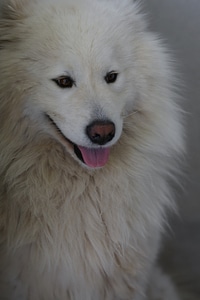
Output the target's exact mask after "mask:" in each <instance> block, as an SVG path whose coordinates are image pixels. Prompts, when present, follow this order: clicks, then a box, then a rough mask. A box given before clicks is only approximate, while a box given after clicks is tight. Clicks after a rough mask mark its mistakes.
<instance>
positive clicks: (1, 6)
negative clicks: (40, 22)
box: [0, 0, 29, 20]
mask: <svg viewBox="0 0 200 300" xmlns="http://www.w3.org/2000/svg"><path fill="white" fill-rule="evenodd" d="M27 2H29V0H2V1H1V3H0V15H1V17H2V18H4V19H10V20H19V19H21V18H23V16H24V7H25V5H26V4H27Z"/></svg>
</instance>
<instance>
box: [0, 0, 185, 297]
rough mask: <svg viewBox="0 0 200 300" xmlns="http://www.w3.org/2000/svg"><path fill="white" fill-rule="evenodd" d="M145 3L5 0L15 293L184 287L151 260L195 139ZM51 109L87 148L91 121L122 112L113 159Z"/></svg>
mask: <svg viewBox="0 0 200 300" xmlns="http://www.w3.org/2000/svg"><path fill="white" fill-rule="evenodd" d="M132 2H133V1H132V0H123V1H121V0H107V1H106V0H84V1H83V0H4V1H2V2H1V14H0V16H1V19H0V70H1V71H0V155H1V159H0V178H1V180H0V233H1V235H0V254H1V259H0V295H1V296H0V299H2V300H5V299H6V300H86V299H87V300H103V299H104V300H105V299H107V300H111V299H112V300H114V299H115V300H122V299H123V300H125V299H130V300H133V299H134V300H141V299H146V296H145V295H146V291H148V290H149V291H150V294H149V296H147V297H150V298H149V299H152V298H151V297H152V296H151V295H153V300H156V299H157V298H154V297H156V296H155V295H158V297H160V298H159V299H162V300H178V299H179V298H178V296H177V295H176V292H175V291H174V287H173V286H172V283H171V281H170V280H169V279H168V278H167V279H166V277H165V275H163V276H162V273H159V272H160V271H158V270H156V271H151V270H152V266H153V264H154V261H155V259H156V255H157V252H158V250H159V244H160V233H161V232H162V229H163V225H164V223H165V211H166V209H167V208H173V207H174V203H173V200H172V197H171V193H170V188H169V184H168V180H169V179H171V178H173V174H174V171H176V168H177V165H176V160H177V157H178V155H179V154H180V153H181V152H182V149H183V138H182V125H181V120H180V112H179V108H178V106H177V104H176V103H175V99H176V94H175V92H174V81H175V76H174V75H173V71H172V66H171V61H170V58H169V56H168V54H167V53H166V51H165V48H164V47H162V45H161V43H160V42H159V41H158V39H157V38H156V36H154V35H153V34H151V33H149V32H148V31H147V29H146V24H145V22H144V20H143V16H141V15H140V14H139V12H138V7H137V5H136V4H135V3H132ZM112 70H115V71H117V72H118V73H119V76H118V79H117V81H116V82H115V83H113V84H107V83H106V82H105V80H104V77H105V75H106V73H107V72H109V71H112ZM63 74H68V75H70V76H71V77H73V78H74V79H75V81H76V86H73V87H72V88H71V89H61V88H59V87H58V86H57V85H56V84H55V82H53V81H52V80H51V79H54V78H56V77H59V76H61V75H63ZM44 113H48V114H49V116H51V118H52V119H53V120H54V121H55V122H56V124H57V125H58V127H59V128H60V130H61V131H62V133H63V134H64V135H65V136H66V137H67V138H68V139H70V140H71V141H73V142H74V143H76V144H78V145H81V146H85V147H97V146H95V145H93V144H92V143H91V141H89V139H88V137H87V136H86V134H85V127H86V126H87V125H88V124H89V123H90V122H92V121H93V120H96V119H110V120H112V122H113V123H114V124H115V126H116V135H115V137H114V139H113V140H112V141H110V142H109V143H108V144H107V145H106V146H109V147H111V153H110V157H109V161H108V162H107V164H106V165H105V166H104V167H103V168H98V169H91V168H88V167H86V166H85V165H84V164H83V163H82V162H80V160H79V159H78V158H77V157H76V155H75V154H74V151H73V147H72V145H71V144H70V143H68V142H67V141H66V140H64V139H63V138H62V137H61V135H60V134H59V133H58V131H57V130H55V127H54V126H53V125H52V124H51V123H50V122H49V120H47V118H46V117H45V115H44ZM153 270H154V268H153ZM157 274H160V275H159V276H158V275H157ZM149 278H151V281H150V282H151V283H150V285H151V288H150V289H148V288H147V286H148V280H149ZM153 278H156V280H155V281H156V284H155V287H154V284H153V282H154V280H153ZM158 281H159V282H160V284H159V282H158ZM163 287H164V290H165V292H163ZM160 291H162V292H160ZM166 293H168V294H166ZM147 294H148V292H147Z"/></svg>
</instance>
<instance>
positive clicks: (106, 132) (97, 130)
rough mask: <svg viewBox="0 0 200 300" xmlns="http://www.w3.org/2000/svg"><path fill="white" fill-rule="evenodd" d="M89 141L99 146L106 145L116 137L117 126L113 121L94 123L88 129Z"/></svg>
mask: <svg viewBox="0 0 200 300" xmlns="http://www.w3.org/2000/svg"><path fill="white" fill-rule="evenodd" d="M86 133H87V136H88V137H89V139H90V140H91V141H92V142H93V143H94V144H98V145H105V144H106V143H108V142H110V141H111V140H112V139H113V138H114V136H115V125H114V123H113V122H111V121H99V120H97V121H94V122H92V123H91V124H90V125H88V126H87V128H86Z"/></svg>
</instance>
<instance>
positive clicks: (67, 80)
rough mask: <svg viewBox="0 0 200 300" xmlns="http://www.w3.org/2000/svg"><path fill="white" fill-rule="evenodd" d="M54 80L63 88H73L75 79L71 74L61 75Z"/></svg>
mask: <svg viewBox="0 0 200 300" xmlns="http://www.w3.org/2000/svg"><path fill="white" fill-rule="evenodd" d="M53 81H54V82H55V83H56V84H57V85H58V86H59V87H61V88H63V89H64V88H68V89H69V88H72V87H73V85H74V84H75V81H74V80H73V79H72V78H71V77H70V76H60V77H59V78H56V79H53Z"/></svg>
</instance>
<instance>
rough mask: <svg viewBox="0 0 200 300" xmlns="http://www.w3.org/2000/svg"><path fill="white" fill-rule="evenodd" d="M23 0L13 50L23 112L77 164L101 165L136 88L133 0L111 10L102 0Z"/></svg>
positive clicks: (119, 130)
mask: <svg viewBox="0 0 200 300" xmlns="http://www.w3.org/2000/svg"><path fill="white" fill-rule="evenodd" d="M25 2H28V3H24V2H23V8H22V7H21V10H22V11H24V17H22V20H20V21H19V20H18V22H17V25H16V35H17V37H18V38H19V41H18V42H17V48H16V49H15V51H16V53H15V56H17V64H18V65H19V66H20V67H19V69H20V72H21V74H23V76H24V77H25V81H26V82H27V85H28V86H30V90H31V92H30V93H29V96H27V97H26V99H25V101H24V102H23V114H24V115H25V116H27V117H28V118H30V120H32V121H34V122H35V120H37V122H38V126H39V127H40V130H43V131H45V132H46V133H48V134H50V135H51V136H52V137H54V138H56V139H57V140H58V141H59V142H60V143H62V144H63V145H64V147H65V148H66V150H67V151H68V152H69V153H70V154H71V155H72V156H73V157H74V158H75V159H76V160H78V161H79V162H80V163H81V164H83V165H87V166H88V167H92V168H95V167H102V166H103V165H104V164H105V163H106V162H107V160H108V157H109V149H110V147H111V146H112V145H113V144H115V143H116V142H117V141H118V139H119V138H120V136H121V133H122V130H123V118H124V116H126V115H127V114H129V113H131V112H132V111H133V109H134V101H135V97H136V94H137V80H136V74H135V71H134V69H135V62H134V46H133V45H134V39H137V33H135V35H134V33H133V32H132V27H133V25H132V24H131V26H130V23H131V22H133V21H132V19H134V18H133V15H131V21H130V17H129V13H128V11H129V10H130V3H131V2H130V1H125V2H126V3H125V2H124V3H125V4H124V5H127V9H124V11H125V12H126V13H124V14H121V13H120V9H119V8H117V7H116V2H117V1H114V0H113V1H110V2H109V4H110V10H109V9H108V5H107V8H106V10H105V8H104V5H103V2H102V3H101V2H100V1H94V3H91V1H88V5H89V6H90V8H89V9H86V8H85V7H86V5H84V6H82V5H81V1H78V0H76V1H72V2H70V1H67V3H65V2H64V1H62V0H59V1H58V2H57V1H49V2H45V1H42V3H41V4H39V2H38V3H37V5H34V3H33V4H31V3H29V2H30V1H25ZM129 2H130V3H129ZM20 3H21V1H20ZM118 4H119V3H118ZM128 4H129V5H128ZM26 5H27V6H28V5H29V6H31V5H32V7H31V9H30V7H29V10H28V11H32V13H31V15H26V12H25V10H26ZM132 6H133V4H132V3H131V8H132ZM128 7H129V10H128ZM15 9H16V8H15ZM18 9H19V8H18ZM94 16H95V18H94ZM96 16H98V17H96ZM130 28H131V29H130ZM124 33H125V34H124ZM10 51H11V52H12V51H13V50H10ZM130 57H131V59H130ZM18 76H20V74H19V75H18Z"/></svg>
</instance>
